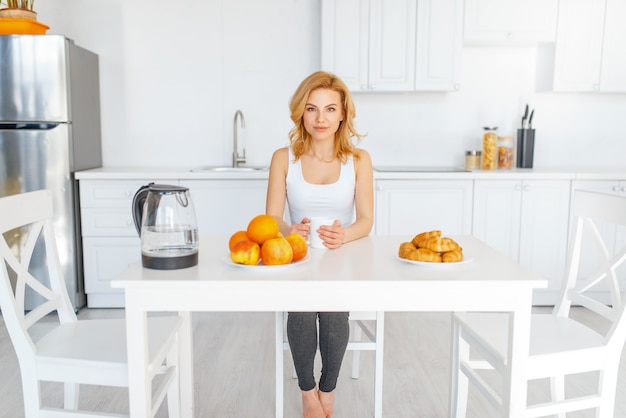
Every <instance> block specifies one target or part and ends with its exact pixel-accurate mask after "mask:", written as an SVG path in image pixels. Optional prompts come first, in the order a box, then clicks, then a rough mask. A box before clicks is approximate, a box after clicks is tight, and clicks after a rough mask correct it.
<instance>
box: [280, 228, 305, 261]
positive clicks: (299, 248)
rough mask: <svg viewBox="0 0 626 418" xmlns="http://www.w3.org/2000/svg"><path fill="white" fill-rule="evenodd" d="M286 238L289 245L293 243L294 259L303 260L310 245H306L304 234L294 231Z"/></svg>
mask: <svg viewBox="0 0 626 418" xmlns="http://www.w3.org/2000/svg"><path fill="white" fill-rule="evenodd" d="M285 239H286V240H287V242H288V243H289V245H291V250H292V251H293V260H292V261H298V260H302V259H303V258H304V257H306V253H307V250H308V246H307V245H306V241H305V239H304V237H303V236H302V235H300V234H298V233H297V232H294V233H292V234H289V235H287V236H286V237H285Z"/></svg>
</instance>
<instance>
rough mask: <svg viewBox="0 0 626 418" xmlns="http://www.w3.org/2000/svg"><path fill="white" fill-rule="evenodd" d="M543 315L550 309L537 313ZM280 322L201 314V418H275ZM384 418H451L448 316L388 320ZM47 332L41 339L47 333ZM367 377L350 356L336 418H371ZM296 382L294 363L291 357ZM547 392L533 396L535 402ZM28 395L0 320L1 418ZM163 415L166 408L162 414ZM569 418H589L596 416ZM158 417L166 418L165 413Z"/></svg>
mask: <svg viewBox="0 0 626 418" xmlns="http://www.w3.org/2000/svg"><path fill="white" fill-rule="evenodd" d="M537 309H545V308H537ZM121 316H123V310H119V309H83V310H82V311H81V312H80V313H79V317H80V318H83V319H85V318H102V317H121ZM273 321H274V314H273V313H258V314H255V313H196V314H194V316H193V323H194V350H195V351H194V356H195V358H194V364H195V402H196V416H197V417H198V418H208V417H218V418H228V417H232V418H248V417H250V418H264V417H268V418H269V417H273V416H274V335H273V331H274V322H273ZM385 328H386V330H385V360H384V396H383V398H384V399H383V415H384V416H385V417H392V418H405V417H406V418H417V417H427V418H436V417H445V416H446V414H447V402H448V372H449V364H448V362H449V349H450V314H448V313H387V315H386V321H385ZM44 331H45V325H44V326H43V327H42V328H40V329H37V330H36V332H44ZM361 356H362V357H361V377H360V378H359V379H358V380H352V379H351V378H350V377H349V374H350V367H349V364H350V363H349V362H350V361H351V357H350V353H348V354H346V358H345V361H344V368H343V370H342V376H341V377H340V381H339V383H338V387H337V392H336V410H335V415H334V417H335V418H367V417H371V416H373V361H374V358H373V354H372V353H368V352H363V353H362V354H361ZM285 357H286V360H285V373H286V374H288V375H290V373H291V366H290V363H288V362H289V361H290V357H289V356H288V355H286V356H285ZM589 377H590V376H585V375H583V376H580V378H579V379H577V380H576V382H574V388H573V389H572V390H576V391H578V390H583V389H584V387H585V386H588V382H589V381H590V379H589ZM547 391H548V387H547V384H545V383H544V382H540V383H538V384H537V385H534V384H533V386H531V387H530V388H529V396H530V397H531V399H535V398H538V397H541V396H545V394H546V393H547ZM44 400H45V402H46V403H52V404H55V405H58V406H60V405H61V404H62V397H61V388H60V386H58V385H54V384H46V385H45V386H44ZM22 402H23V401H22V390H21V381H20V375H19V369H18V365H17V359H16V357H15V353H14V351H13V347H12V345H11V342H10V340H9V338H8V335H7V333H6V329H5V327H4V322H3V321H2V320H1V319H0V417H3V418H4V417H6V418H16V417H22V416H23V407H22ZM81 407H87V408H96V409H98V410H103V411H110V412H116V413H127V410H128V398H127V392H126V390H125V389H110V388H95V387H88V388H85V389H83V390H82V392H81ZM162 409H164V408H162ZM300 410H301V408H300V395H299V391H298V388H297V384H296V381H295V380H292V379H290V378H288V377H287V379H286V388H285V417H286V418H292V417H301V416H302V415H301V412H300ZM493 415H494V414H493V411H492V410H490V409H489V406H488V405H487V404H486V403H485V402H484V401H482V399H480V397H479V396H478V395H477V394H475V393H473V392H471V393H470V403H469V409H468V416H470V417H477V418H485V417H491V416H493ZM570 416H571V417H591V416H593V414H591V413H578V414H572V415H570ZM615 416H616V417H626V361H624V360H623V361H622V364H621V366H620V382H619V385H618V394H617V406H616V412H615ZM159 417H167V413H166V411H164V410H162V411H160V414H159Z"/></svg>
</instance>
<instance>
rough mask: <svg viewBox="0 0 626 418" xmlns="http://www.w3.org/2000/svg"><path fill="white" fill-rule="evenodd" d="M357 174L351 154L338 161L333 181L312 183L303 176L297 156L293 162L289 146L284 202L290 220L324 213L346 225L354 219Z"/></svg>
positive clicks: (292, 221) (299, 219)
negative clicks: (335, 176) (335, 177)
mask: <svg viewBox="0 0 626 418" xmlns="http://www.w3.org/2000/svg"><path fill="white" fill-rule="evenodd" d="M355 186H356V175H355V172H354V161H353V159H352V155H349V156H348V159H347V161H346V163H345V164H341V172H340V173H339V179H338V180H337V181H336V182H335V183H332V184H311V183H309V182H307V181H306V180H305V179H304V176H303V174H302V164H301V161H300V159H298V160H297V161H295V162H294V155H293V153H292V151H291V148H289V167H288V169H287V204H288V205H289V216H290V217H291V223H299V222H300V221H302V219H303V218H311V217H312V216H324V217H329V218H333V219H339V220H340V221H341V225H342V226H344V227H347V226H349V225H351V224H352V222H354V194H355Z"/></svg>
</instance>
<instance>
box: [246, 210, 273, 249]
mask: <svg viewBox="0 0 626 418" xmlns="http://www.w3.org/2000/svg"><path fill="white" fill-rule="evenodd" d="M246 232H247V233H248V239H250V240H252V241H254V242H256V243H257V244H259V245H262V244H263V243H264V242H265V241H267V240H268V239H270V238H276V236H277V235H278V222H277V221H276V219H274V217H273V216H270V215H257V216H255V217H254V218H252V220H251V221H250V223H249V224H248V229H247V231H246Z"/></svg>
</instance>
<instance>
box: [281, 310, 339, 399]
mask: <svg viewBox="0 0 626 418" xmlns="http://www.w3.org/2000/svg"><path fill="white" fill-rule="evenodd" d="M348 316H349V312H289V316H288V318H287V338H288V339H289V347H290V349H291V356H292V357H293V364H294V366H295V368H296V373H297V375H298V386H299V387H300V389H301V390H304V391H308V390H311V389H314V388H315V377H314V376H313V363H314V361H315V354H316V352H317V318H318V317H319V330H320V335H319V347H320V354H321V356H322V375H321V376H320V382H319V389H320V390H321V391H322V392H332V391H333V390H334V389H335V387H336V386H337V378H338V377H339V369H340V368H341V362H342V360H343V355H344V354H345V352H346V347H347V345H348V338H349V337H350V325H349V324H348Z"/></svg>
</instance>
